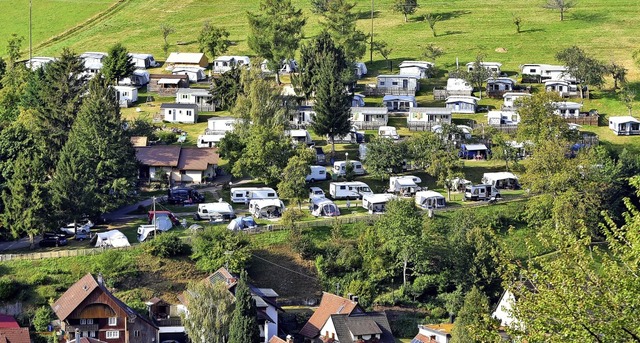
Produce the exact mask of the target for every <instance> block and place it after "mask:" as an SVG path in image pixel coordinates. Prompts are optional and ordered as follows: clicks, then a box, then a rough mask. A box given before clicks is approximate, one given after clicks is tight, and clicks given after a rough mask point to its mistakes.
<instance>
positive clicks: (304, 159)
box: [278, 147, 322, 207]
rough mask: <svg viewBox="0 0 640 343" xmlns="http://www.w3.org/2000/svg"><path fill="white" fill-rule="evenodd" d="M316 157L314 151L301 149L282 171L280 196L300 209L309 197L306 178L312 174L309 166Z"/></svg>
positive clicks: (279, 187)
mask: <svg viewBox="0 0 640 343" xmlns="http://www.w3.org/2000/svg"><path fill="white" fill-rule="evenodd" d="M314 157H315V156H314V155H313V150H311V149H308V148H306V147H301V148H299V149H298V150H297V151H296V153H295V155H294V156H293V157H291V158H290V159H289V162H288V163H287V166H286V167H285V168H284V170H283V171H282V178H281V181H280V182H279V183H278V193H279V194H280V196H281V197H283V198H285V199H289V200H291V201H292V202H293V201H295V202H297V203H298V207H301V206H302V201H303V200H304V199H306V198H307V197H308V196H309V193H308V190H307V187H306V177H307V175H309V173H310V170H309V165H310V164H311V163H312V161H313V159H314ZM318 181H322V180H318Z"/></svg>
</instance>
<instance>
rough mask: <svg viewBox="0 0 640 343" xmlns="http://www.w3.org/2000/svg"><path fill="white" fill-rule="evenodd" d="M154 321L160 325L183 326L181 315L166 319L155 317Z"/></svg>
mask: <svg viewBox="0 0 640 343" xmlns="http://www.w3.org/2000/svg"><path fill="white" fill-rule="evenodd" d="M153 322H154V323H156V325H158V326H161V327H162V326H182V319H180V317H169V318H165V319H157V318H154V320H153Z"/></svg>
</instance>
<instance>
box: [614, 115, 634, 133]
mask: <svg viewBox="0 0 640 343" xmlns="http://www.w3.org/2000/svg"><path fill="white" fill-rule="evenodd" d="M609 128H610V129H611V130H613V133H615V134H616V135H618V136H630V135H640V120H638V119H636V118H634V117H632V116H621V117H609Z"/></svg>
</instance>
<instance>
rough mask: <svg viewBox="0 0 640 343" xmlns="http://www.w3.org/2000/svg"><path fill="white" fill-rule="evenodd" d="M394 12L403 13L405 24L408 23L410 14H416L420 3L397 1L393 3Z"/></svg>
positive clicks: (404, 0)
mask: <svg viewBox="0 0 640 343" xmlns="http://www.w3.org/2000/svg"><path fill="white" fill-rule="evenodd" d="M392 9H393V11H395V12H398V13H402V15H403V16H404V22H405V23H406V22H407V21H408V18H407V16H408V15H409V14H414V13H416V10H417V9H418V1H417V0H395V2H394V3H393V8H392Z"/></svg>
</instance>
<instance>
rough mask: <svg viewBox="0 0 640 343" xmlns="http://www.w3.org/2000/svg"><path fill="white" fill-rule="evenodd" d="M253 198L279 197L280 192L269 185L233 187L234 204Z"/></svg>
mask: <svg viewBox="0 0 640 343" xmlns="http://www.w3.org/2000/svg"><path fill="white" fill-rule="evenodd" d="M253 199H278V193H276V191H275V190H273V188H268V187H236V188H231V202H233V203H234V204H244V203H246V202H248V201H249V200H253Z"/></svg>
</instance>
